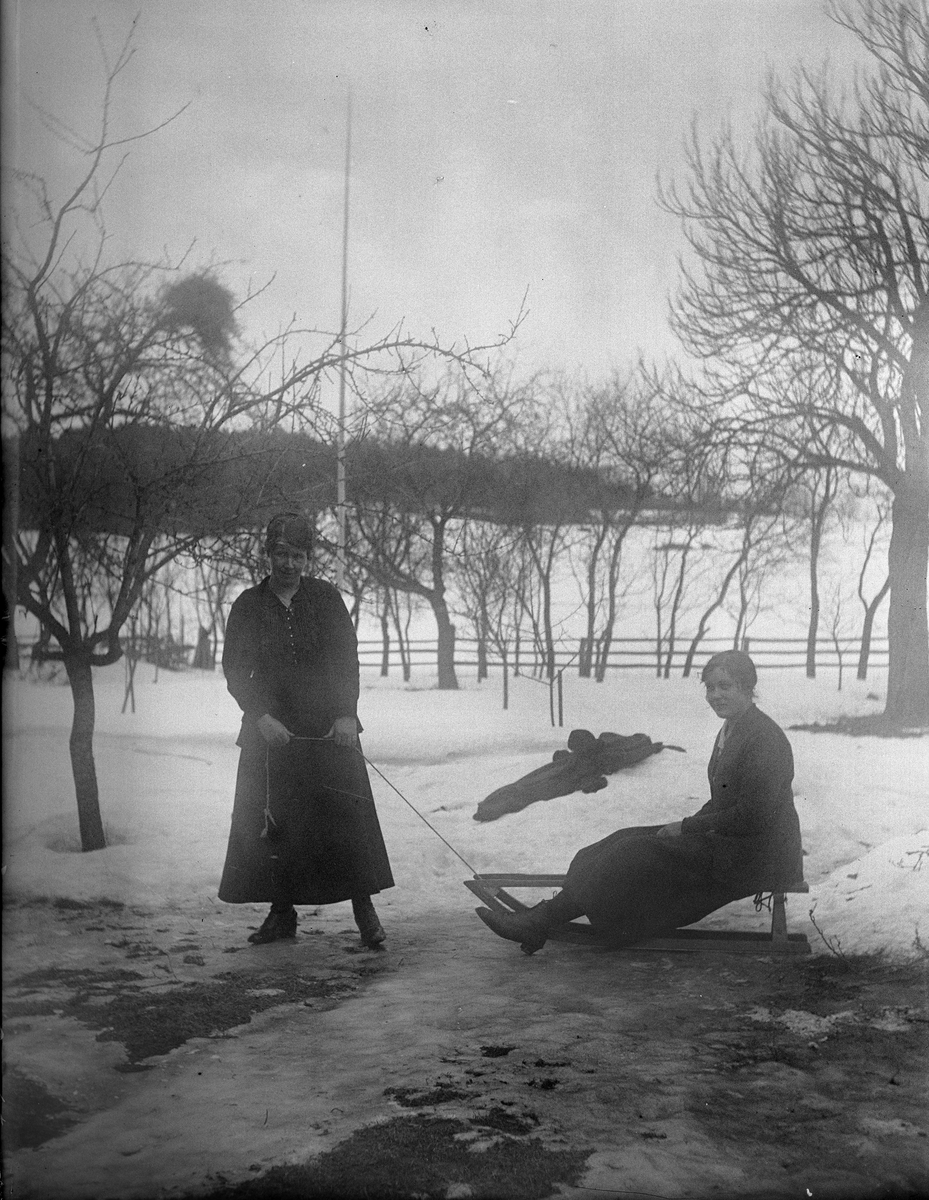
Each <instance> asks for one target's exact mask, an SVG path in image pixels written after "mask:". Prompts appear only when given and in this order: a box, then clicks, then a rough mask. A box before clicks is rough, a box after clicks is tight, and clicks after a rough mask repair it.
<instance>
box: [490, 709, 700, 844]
mask: <svg viewBox="0 0 929 1200" xmlns="http://www.w3.org/2000/svg"><path fill="white" fill-rule="evenodd" d="M665 749H667V750H681V752H682V753H683V750H682V748H681V747H680V746H665V744H664V742H653V741H652V739H651V738H650V737H648V736H647V734H644V733H632V734H628V735H624V734H621V733H601V734H600V736H599V737H594V735H593V734H592V733H591V732H590V730H589V729H572V730H571V733H570V734H569V736H568V748H567V750H556V751H555V753H554V754H553V755H552V761H551V762H550V763H546V764H545V766H544V767H539V768H538V769H537V770H535V771H530V772H529V774H528V775H524V776H523V777H522V779H517V781H516V782H515V783H508V784H507V785H506V786H505V787H501V788H497V790H496V791H495V792H491V793H490V795H489V796H488V797H487V798H486V800H482V801H481V802H480V804H479V805H478V806H477V812H476V813H475V814H474V819H475V821H496V819H497V818H498V817H502V816H505V815H506V813H515V812H520V811H521V810H522V809H524V808H528V806H529V805H530V804H534V803H535V802H536V801H537V800H554V798H555V797H556V796H568V795H570V793H571V792H599V790H600V789H601V788H605V787H606V776H607V775H612V774H614V773H615V772H616V771H621V770H623V769H624V768H625V767H634V766H635V765H636V763H640V762H643V761H644V760H645V759H646V758H650V757H651V756H652V755H653V754H657V753H658V752H659V750H665Z"/></svg>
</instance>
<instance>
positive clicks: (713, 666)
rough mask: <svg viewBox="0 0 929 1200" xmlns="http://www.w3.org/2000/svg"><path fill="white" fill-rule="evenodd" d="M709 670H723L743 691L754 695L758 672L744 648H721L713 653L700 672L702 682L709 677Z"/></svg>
mask: <svg viewBox="0 0 929 1200" xmlns="http://www.w3.org/2000/svg"><path fill="white" fill-rule="evenodd" d="M711 671H725V672H726V674H727V675H728V676H729V677H730V679H734V680H735V682H736V683H737V684H738V685H739V687H740V688H741V690H742V691H743V692H751V693H752V695H754V692H755V684H756V683H757V682H758V672H757V671H756V670H755V664H754V663H753V662H752V660H751V659H750V658H749V657H748V655H747V654H746V653H745V651H744V650H721V651H720V652H719V654H714V655H713V657H712V658H711V659H709V660H708V661H707V664H706V666H705V667H704V668H703V670H702V672H701V673H700V679H701V680H702V681H703V682H704V683H706V681H707V679H708V678H709V676H710V672H711Z"/></svg>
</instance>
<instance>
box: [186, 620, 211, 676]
mask: <svg viewBox="0 0 929 1200" xmlns="http://www.w3.org/2000/svg"><path fill="white" fill-rule="evenodd" d="M191 665H192V666H193V668H194V670H198V671H215V670H216V651H215V649H214V644H213V630H212V629H208V628H207V627H206V626H205V625H201V626H200V628H199V629H198V631H197V648H196V649H195V650H194V661H193V663H192V664H191Z"/></svg>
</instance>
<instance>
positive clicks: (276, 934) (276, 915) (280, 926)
mask: <svg viewBox="0 0 929 1200" xmlns="http://www.w3.org/2000/svg"><path fill="white" fill-rule="evenodd" d="M296 936H297V910H296V909H295V908H291V909H290V911H289V912H274V911H273V910H272V911H271V912H269V913H268V915H267V916H266V917H265V919H264V921H263V923H262V924H261V925H260V926H259V928H258V929H256V930H255V932H254V933H253V934H252V935H251V936H250V937H249V939H248V940H249V941H250V942H251V943H252V945H253V946H263V945H265V944H266V943H267V942H279V941H281V940H282V939H283V938H293V937H296Z"/></svg>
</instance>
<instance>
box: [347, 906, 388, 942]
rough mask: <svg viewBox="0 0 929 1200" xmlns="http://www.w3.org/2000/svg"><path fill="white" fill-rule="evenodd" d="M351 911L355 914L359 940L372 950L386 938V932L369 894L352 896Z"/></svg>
mask: <svg viewBox="0 0 929 1200" xmlns="http://www.w3.org/2000/svg"><path fill="white" fill-rule="evenodd" d="M352 912H353V913H354V915H355V924H356V925H357V926H358V932H359V933H360V934H361V940H362V942H364V944H365V945H366V946H368V947H370V949H372V950H373V949H375V948H376V947H377V946H380V945H381V943H382V942H385V941H386V940H387V934H386V933H385V932H384V927H383V926H382V925H381V922H380V921H379V920H378V915H377V913H376V912H375V910H374V905H373V903H372V902H371V897H370V896H353V897H352Z"/></svg>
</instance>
